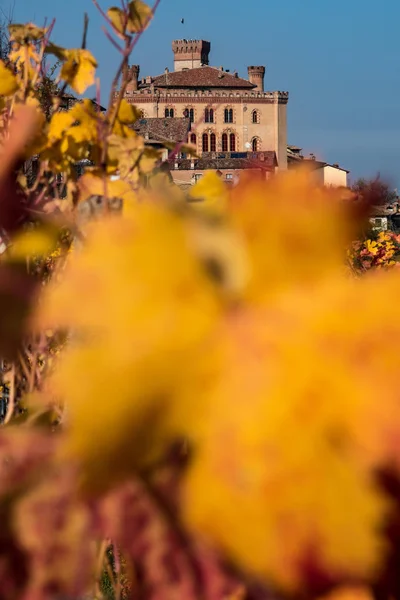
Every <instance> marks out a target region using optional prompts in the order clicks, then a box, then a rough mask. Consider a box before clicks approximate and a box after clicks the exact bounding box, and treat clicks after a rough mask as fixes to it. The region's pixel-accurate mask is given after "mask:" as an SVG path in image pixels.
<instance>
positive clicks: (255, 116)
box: [252, 110, 259, 123]
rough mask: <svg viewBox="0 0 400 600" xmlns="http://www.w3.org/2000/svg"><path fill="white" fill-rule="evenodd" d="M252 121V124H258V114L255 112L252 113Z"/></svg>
mask: <svg viewBox="0 0 400 600" xmlns="http://www.w3.org/2000/svg"><path fill="white" fill-rule="evenodd" d="M252 121H253V123H258V122H259V119H258V112H257V111H256V110H253V112H252Z"/></svg>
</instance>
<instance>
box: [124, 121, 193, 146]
mask: <svg viewBox="0 0 400 600" xmlns="http://www.w3.org/2000/svg"><path fill="white" fill-rule="evenodd" d="M133 128H134V130H135V131H136V132H137V133H138V134H139V135H141V136H142V137H144V138H145V139H148V140H156V141H159V142H186V141H187V137H188V132H189V130H190V119H186V118H168V119H157V118H153V119H139V120H138V121H136V123H135V124H134V125H133Z"/></svg>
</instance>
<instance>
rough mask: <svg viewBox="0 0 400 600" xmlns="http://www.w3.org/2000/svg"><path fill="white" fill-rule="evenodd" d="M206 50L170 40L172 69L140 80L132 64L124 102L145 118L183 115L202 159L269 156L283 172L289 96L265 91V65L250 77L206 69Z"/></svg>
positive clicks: (251, 70) (201, 44)
mask: <svg viewBox="0 0 400 600" xmlns="http://www.w3.org/2000/svg"><path fill="white" fill-rule="evenodd" d="M210 49H211V45H210V42H207V41H204V40H175V41H173V42H172V50H173V53H174V70H173V71H172V72H170V71H169V69H168V68H166V69H165V72H164V73H163V74H162V75H159V76H156V77H146V78H144V79H140V78H139V74H140V68H139V65H133V66H131V67H130V68H129V70H128V85H127V88H126V92H125V99H126V100H127V101H128V102H130V103H133V104H135V105H136V106H137V107H138V108H139V109H140V110H141V111H142V115H143V118H144V119H163V120H165V119H176V118H180V119H182V118H185V117H186V119H188V120H189V122H190V131H189V132H188V141H189V142H191V143H192V144H194V145H195V146H196V149H197V153H198V154H199V155H201V156H215V155H216V154H218V153H226V155H229V156H230V157H233V156H234V155H237V154H238V153H256V152H257V153H262V152H269V153H274V154H275V163H276V165H277V167H278V169H279V170H285V169H286V168H287V119H286V107H287V103H288V97H289V94H288V92H277V91H272V92H269V91H265V90H264V77H265V67H264V66H250V67H248V79H242V78H241V77H239V75H238V73H237V72H236V71H235V72H233V73H231V72H230V71H229V70H224V69H223V67H212V66H209V54H210ZM238 158H239V157H238Z"/></svg>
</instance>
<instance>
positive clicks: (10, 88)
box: [0, 60, 19, 96]
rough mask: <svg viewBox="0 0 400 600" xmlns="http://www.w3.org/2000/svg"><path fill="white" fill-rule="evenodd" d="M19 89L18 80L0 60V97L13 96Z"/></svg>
mask: <svg viewBox="0 0 400 600" xmlns="http://www.w3.org/2000/svg"><path fill="white" fill-rule="evenodd" d="M18 88H19V85H18V81H17V78H16V77H15V75H14V73H13V72H12V71H10V69H8V68H7V67H6V66H5V64H4V62H3V61H2V60H0V96H12V95H13V94H14V92H16V91H17V89H18Z"/></svg>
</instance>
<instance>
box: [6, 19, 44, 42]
mask: <svg viewBox="0 0 400 600" xmlns="http://www.w3.org/2000/svg"><path fill="white" fill-rule="evenodd" d="M8 31H9V33H10V40H11V41H13V42H18V43H19V44H26V43H28V42H30V41H35V42H37V41H39V40H41V39H42V38H43V37H44V36H45V35H46V31H47V30H46V29H43V28H41V27H37V26H36V25H34V24H33V23H26V24H24V25H20V24H17V23H12V24H10V25H9V26H8Z"/></svg>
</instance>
